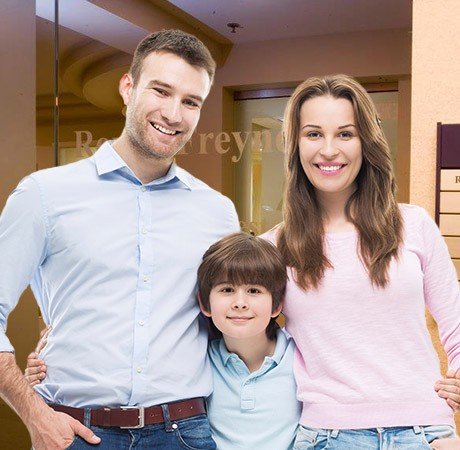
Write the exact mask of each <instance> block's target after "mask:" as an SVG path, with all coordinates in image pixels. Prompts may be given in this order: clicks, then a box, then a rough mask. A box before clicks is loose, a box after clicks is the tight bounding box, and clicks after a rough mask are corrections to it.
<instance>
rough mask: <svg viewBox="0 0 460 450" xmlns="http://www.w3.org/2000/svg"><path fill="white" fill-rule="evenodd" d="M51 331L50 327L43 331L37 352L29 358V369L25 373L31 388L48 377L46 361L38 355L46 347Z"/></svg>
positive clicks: (36, 348)
mask: <svg viewBox="0 0 460 450" xmlns="http://www.w3.org/2000/svg"><path fill="white" fill-rule="evenodd" d="M50 331H51V327H50V326H47V327H46V328H45V329H44V330H42V331H41V333H40V340H39V341H38V342H37V346H36V347H35V350H34V351H33V352H32V353H30V354H29V356H28V357H27V368H26V370H25V372H24V376H25V377H26V380H27V381H28V383H29V384H30V385H31V386H35V385H36V384H39V383H41V382H42V380H43V379H44V378H45V376H46V365H45V361H43V360H42V359H40V358H39V357H38V355H39V353H40V352H41V351H42V350H43V348H44V347H45V345H46V343H47V341H48V335H49V334H50Z"/></svg>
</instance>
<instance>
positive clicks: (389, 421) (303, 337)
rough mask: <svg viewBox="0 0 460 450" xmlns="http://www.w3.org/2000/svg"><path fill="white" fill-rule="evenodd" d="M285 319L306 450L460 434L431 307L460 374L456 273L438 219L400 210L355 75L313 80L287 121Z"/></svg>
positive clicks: (299, 448) (381, 141)
mask: <svg viewBox="0 0 460 450" xmlns="http://www.w3.org/2000/svg"><path fill="white" fill-rule="evenodd" d="M284 124H285V130H284V131H285V141H286V142H285V143H286V151H287V188H286V193H285V210H284V222H283V223H282V224H281V225H279V226H278V227H277V228H276V229H274V230H272V231H271V232H269V233H268V234H267V235H266V236H267V237H268V238H269V239H271V240H272V241H274V242H275V243H276V244H277V246H278V248H279V249H280V251H281V253H282V254H283V257H284V259H285V261H286V263H287V265H288V266H289V268H290V269H289V272H290V273H289V277H290V281H289V283H288V287H287V294H286V302H285V308H284V313H285V316H286V328H287V330H288V332H289V333H290V334H291V335H292V336H293V337H294V340H295V342H296V345H297V347H298V351H297V354H296V359H295V364H294V372H295V375H296V381H297V385H298V398H299V400H301V401H302V402H303V411H302V417H301V421H300V423H301V427H300V430H299V432H298V435H297V439H296V444H295V447H294V448H295V449H296V450H305V449H313V448H314V449H322V448H326V447H327V448H334V449H347V450H349V449H353V450H355V449H356V450H358V449H366V450H369V449H373V448H375V449H378V448H392V449H393V448H403V449H411V448H413V449H423V448H430V445H429V443H430V442H432V441H433V440H434V439H435V438H440V437H453V436H454V435H455V433H454V429H453V427H452V425H453V419H452V410H451V408H450V407H449V406H448V404H447V403H446V402H445V400H444V399H441V398H439V397H438V395H437V394H436V392H435V390H434V384H435V382H436V381H437V380H438V379H439V378H440V373H439V361H438V359H437V356H436V353H435V351H434V349H433V346H432V344H431V340H430V335H429V333H428V330H427V328H426V322H425V306H427V307H428V309H429V310H430V312H431V314H432V315H433V317H434V318H435V320H436V321H437V323H438V326H439V330H440V335H441V341H442V343H443V345H444V348H445V349H446V351H447V354H448V357H449V364H450V366H451V367H452V368H454V369H457V368H458V367H460V298H459V287H458V281H457V275H456V273H455V269H454V267H453V264H452V262H451V260H450V257H449V254H448V251H447V248H446V245H445V243H444V241H443V239H442V237H441V236H440V233H439V230H438V229H437V227H436V225H435V224H434V222H433V221H432V220H431V219H430V217H429V216H428V215H427V213H426V212H425V211H424V210H423V209H421V208H419V207H416V206H409V205H398V204H397V203H396V199H395V182H394V177H393V172H392V162H391V157H390V151H389V148H388V144H387V142H386V140H385V137H384V135H383V132H382V130H381V128H380V124H379V119H378V118H377V113H376V110H375V107H374V105H373V103H372V101H371V99H370V98H369V96H368V94H367V93H366V91H365V90H364V89H363V88H362V87H361V86H360V85H359V84H358V83H357V82H356V81H354V80H353V79H352V78H350V77H347V76H344V75H336V76H330V77H325V78H311V79H308V80H306V81H305V82H304V83H302V84H301V85H300V86H299V87H298V88H297V89H296V91H295V92H294V94H293V96H292V97H291V99H290V101H289V103H288V106H287V109H286V113H285V120H284Z"/></svg>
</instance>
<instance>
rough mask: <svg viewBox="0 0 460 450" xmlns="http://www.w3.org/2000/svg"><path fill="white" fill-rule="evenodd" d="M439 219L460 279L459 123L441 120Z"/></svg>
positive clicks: (437, 212)
mask: <svg viewBox="0 0 460 450" xmlns="http://www.w3.org/2000/svg"><path fill="white" fill-rule="evenodd" d="M436 221H437V223H438V225H439V228H440V230H441V233H442V235H443V236H444V239H445V240H446V243H447V246H448V248H449V252H450V256H451V257H452V261H453V262H454V265H455V267H456V269H457V274H458V279H459V280H460V124H448V125H443V124H441V123H438V148H437V171H436Z"/></svg>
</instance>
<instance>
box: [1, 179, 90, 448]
mask: <svg viewBox="0 0 460 450" xmlns="http://www.w3.org/2000/svg"><path fill="white" fill-rule="evenodd" d="M42 200H43V199H42V197H41V193H40V190H39V186H38V184H37V182H36V181H35V180H34V179H32V177H28V178H25V179H24V180H23V181H22V182H21V183H20V184H19V186H18V187H17V188H16V189H15V191H14V192H13V193H12V194H11V196H10V197H9V199H8V201H7V203H6V206H5V208H4V210H3V212H2V215H1V217H0V397H2V398H3V399H4V400H5V401H6V402H7V403H8V404H9V405H10V406H11V408H12V409H13V410H14V411H15V412H16V413H17V414H18V415H19V417H20V418H21V419H22V420H23V422H24V424H25V425H26V427H27V429H28V430H29V433H30V436H31V439H32V445H33V447H34V449H35V450H45V449H46V450H51V449H53V450H54V449H64V448H66V447H68V446H69V445H70V443H71V442H72V441H73V439H74V435H75V434H79V435H80V436H82V437H83V438H84V439H86V440H88V441H89V442H91V443H98V442H99V439H98V438H96V437H95V436H94V435H93V433H92V432H91V430H88V429H87V428H85V427H84V426H83V425H82V424H80V423H79V422H77V421H76V420H74V419H73V418H71V417H70V416H68V415H66V414H62V413H57V412H55V411H54V410H53V409H51V408H50V407H49V406H48V405H46V403H45V402H44V401H43V400H41V399H40V397H39V396H38V395H37V394H36V393H35V392H34V391H33V390H32V388H31V387H30V386H29V385H28V383H27V381H26V379H25V378H24V376H23V375H22V373H21V371H20V369H19V367H18V366H17V365H16V361H15V357H14V354H13V350H14V349H13V347H12V345H11V343H10V341H9V340H8V338H7V336H6V334H5V330H6V322H7V318H8V315H9V313H10V312H11V311H12V310H13V309H14V307H15V306H16V304H17V303H18V301H19V297H20V295H21V293H22V292H23V291H24V289H25V288H26V287H27V286H28V284H29V283H30V281H31V279H32V277H33V276H34V274H35V272H36V270H37V269H38V267H39V266H40V264H41V263H42V262H43V261H44V259H45V258H46V253H47V252H46V250H47V242H48V239H47V222H46V220H47V219H46V216H45V208H44V207H43V204H42Z"/></svg>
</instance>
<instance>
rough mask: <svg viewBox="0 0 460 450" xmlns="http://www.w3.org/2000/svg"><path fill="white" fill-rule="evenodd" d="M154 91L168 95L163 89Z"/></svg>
mask: <svg viewBox="0 0 460 450" xmlns="http://www.w3.org/2000/svg"><path fill="white" fill-rule="evenodd" d="M154 91H156V92H158V94H160V95H167V94H168V93H167V92H166V91H164V90H163V89H159V88H154Z"/></svg>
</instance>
